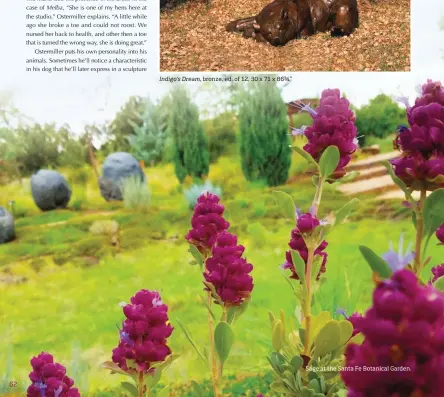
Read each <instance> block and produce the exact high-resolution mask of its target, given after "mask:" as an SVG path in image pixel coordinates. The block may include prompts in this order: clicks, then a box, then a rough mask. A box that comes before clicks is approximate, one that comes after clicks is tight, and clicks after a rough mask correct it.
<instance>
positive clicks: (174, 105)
mask: <svg viewBox="0 0 444 397" xmlns="http://www.w3.org/2000/svg"><path fill="white" fill-rule="evenodd" d="M168 134H170V135H171V136H172V137H173V139H174V168H175V172H176V176H177V179H178V180H179V182H180V183H182V182H183V181H184V180H185V178H186V177H187V176H191V177H196V178H202V177H203V176H205V175H207V174H208V169H209V154H208V145H207V140H206V138H205V135H204V132H203V128H202V126H201V124H200V121H199V110H198V107H197V106H196V105H195V104H193V103H192V102H191V100H190V97H189V95H188V92H187V91H186V89H185V88H184V87H182V86H177V87H176V88H175V89H173V91H172V92H171V111H170V113H169V117H168Z"/></svg>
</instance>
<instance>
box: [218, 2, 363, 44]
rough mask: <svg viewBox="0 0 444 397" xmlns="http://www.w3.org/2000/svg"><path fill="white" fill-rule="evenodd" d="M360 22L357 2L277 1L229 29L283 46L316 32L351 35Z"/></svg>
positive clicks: (237, 21) (228, 26)
mask: <svg viewBox="0 0 444 397" xmlns="http://www.w3.org/2000/svg"><path fill="white" fill-rule="evenodd" d="M358 20H359V18H358V6H357V3H356V0H274V1H273V2H271V3H270V4H268V5H266V6H265V7H264V8H263V9H262V10H261V11H260V12H259V14H257V15H256V16H252V17H248V18H242V19H237V20H235V21H232V22H230V23H229V24H228V25H227V27H226V29H227V31H229V32H237V33H242V34H243V36H244V37H252V38H254V39H256V40H257V41H262V42H268V43H270V44H271V45H273V46H283V45H285V44H287V43H288V42H289V41H290V40H293V39H298V38H301V37H307V36H311V35H313V34H314V33H316V32H326V31H331V33H332V35H340V34H345V35H349V34H351V33H352V32H353V31H354V29H355V28H356V27H357V26H358V23H359V22H358Z"/></svg>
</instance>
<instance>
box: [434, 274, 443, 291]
mask: <svg viewBox="0 0 444 397" xmlns="http://www.w3.org/2000/svg"><path fill="white" fill-rule="evenodd" d="M433 286H434V287H435V288H436V289H437V290H439V291H441V292H444V277H440V278H439V279H438V280H436V281H435V282H434V283H433Z"/></svg>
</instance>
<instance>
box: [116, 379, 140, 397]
mask: <svg viewBox="0 0 444 397" xmlns="http://www.w3.org/2000/svg"><path fill="white" fill-rule="evenodd" d="M120 385H121V386H122V387H123V388H124V389H125V390H126V391H127V392H129V393H130V394H131V395H132V396H134V397H138V395H139V391H138V390H137V387H136V386H134V385H133V384H132V383H129V382H122V383H121V384H120Z"/></svg>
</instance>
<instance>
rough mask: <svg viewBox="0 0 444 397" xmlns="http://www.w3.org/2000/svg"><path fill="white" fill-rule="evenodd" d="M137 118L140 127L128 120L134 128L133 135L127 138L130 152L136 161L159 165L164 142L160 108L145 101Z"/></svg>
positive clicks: (164, 136) (163, 127)
mask: <svg viewBox="0 0 444 397" xmlns="http://www.w3.org/2000/svg"><path fill="white" fill-rule="evenodd" d="M137 116H138V118H139V119H140V120H141V121H142V125H140V126H139V125H138V124H136V123H135V122H133V121H132V120H129V123H130V124H131V125H132V126H133V128H134V134H133V135H130V136H128V137H127V139H128V142H129V144H130V146H131V149H132V152H133V154H134V156H135V157H136V158H137V160H143V161H144V162H145V163H146V164H150V165H154V164H156V163H159V162H160V161H162V157H163V150H164V146H165V140H166V123H165V120H164V117H163V114H162V111H161V109H160V106H159V105H157V106H156V105H155V104H154V103H153V102H151V101H150V100H149V99H147V100H146V104H145V110H144V112H143V114H138V115H137Z"/></svg>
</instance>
